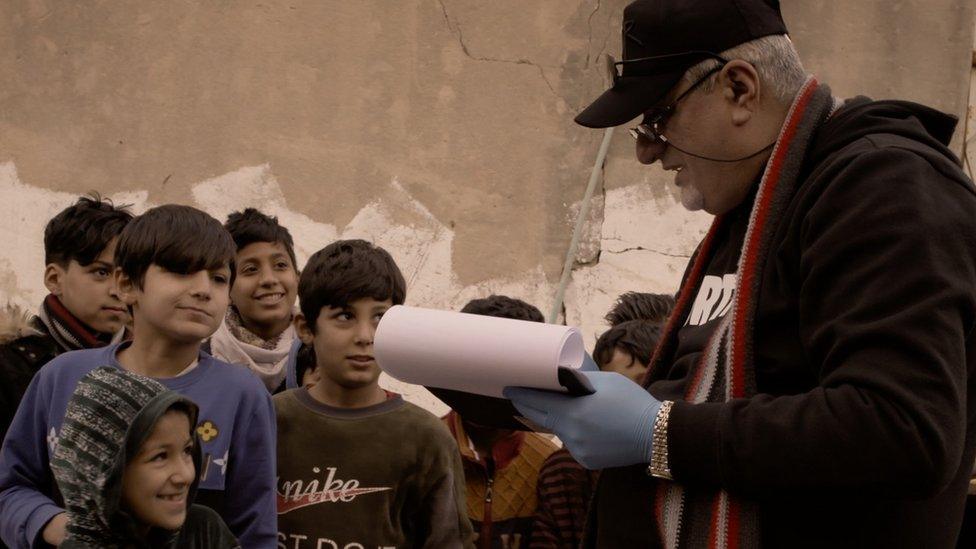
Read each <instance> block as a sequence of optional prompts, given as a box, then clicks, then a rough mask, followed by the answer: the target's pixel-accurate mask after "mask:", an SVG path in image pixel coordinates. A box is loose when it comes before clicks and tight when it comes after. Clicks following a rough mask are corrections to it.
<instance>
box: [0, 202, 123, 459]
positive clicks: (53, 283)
mask: <svg viewBox="0 0 976 549" xmlns="http://www.w3.org/2000/svg"><path fill="white" fill-rule="evenodd" d="M131 219H132V214H130V213H129V212H127V211H126V210H125V208H124V207H116V206H115V205H113V204H112V203H111V202H110V201H108V200H102V199H101V198H99V197H98V196H93V197H91V198H89V197H82V198H79V199H78V201H77V202H75V203H74V204H72V205H71V206H68V207H67V208H65V209H64V210H62V211H61V212H60V213H58V215H56V216H54V217H53V218H52V219H51V220H50V221H48V223H47V227H45V229H44V262H45V264H46V265H47V266H46V267H45V268H44V285H45V286H46V287H47V289H48V292H50V293H48V295H47V297H45V298H44V303H43V304H42V305H41V309H40V311H39V312H38V314H37V316H35V317H31V316H29V315H27V314H25V313H24V312H22V311H20V310H19V309H18V308H16V307H13V306H8V307H6V308H3V309H0V440H2V439H3V437H4V436H5V435H6V433H7V428H8V426H9V425H10V422H11V421H12V420H13V418H14V413H15V412H16V411H17V405H19V404H20V399H21V398H23V396H24V391H26V390H27V385H28V384H29V383H30V381H31V379H33V377H34V374H36V373H37V371H38V370H40V369H41V366H44V365H45V364H46V363H47V362H48V361H49V360H51V359H52V358H54V357H56V356H58V355H59V354H61V353H63V352H66V351H73V350H75V349H93V348H96V347H101V346H103V345H108V344H109V343H112V342H114V341H118V340H121V338H122V335H123V333H124V330H123V324H124V322H125V320H126V317H127V316H128V312H127V311H126V309H125V305H124V304H123V303H122V302H121V301H119V297H118V295H117V294H116V293H115V289H114V288H115V283H114V281H113V279H112V272H113V271H114V270H115V259H114V257H113V255H114V254H115V244H116V241H117V240H118V236H119V233H121V232H122V229H123V228H125V226H126V225H127V224H128V223H129V221H130V220H131Z"/></svg>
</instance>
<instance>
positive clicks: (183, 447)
mask: <svg viewBox="0 0 976 549" xmlns="http://www.w3.org/2000/svg"><path fill="white" fill-rule="evenodd" d="M197 414H198V408H197V405H196V404H194V403H193V401H191V400H190V399H188V398H186V397H184V396H182V395H180V394H179V393H176V392H174V391H171V390H169V389H167V388H166V387H165V386H163V384H161V383H159V382H158V381H156V380H153V379H150V378H147V377H143V376H140V375H138V374H133V373H131V372H128V371H125V370H122V369H119V368H112V367H100V368H97V369H95V370H92V371H91V372H89V373H88V374H86V375H85V377H83V378H82V379H81V381H79V382H78V386H77V388H76V389H75V392H74V394H73V395H72V397H71V400H70V401H69V402H68V408H67V412H66V414H65V418H64V424H63V426H62V429H61V435H60V438H59V440H58V445H57V449H56V450H55V452H54V457H53V459H52V460H51V469H52V470H53V472H54V477H55V479H56V480H57V483H58V488H59V489H60V491H61V494H62V496H63V497H64V503H65V507H66V509H67V514H68V525H67V535H66V537H65V539H64V542H63V543H62V544H61V545H60V547H61V548H69V549H71V548H94V547H98V548H106V549H123V548H124V549H129V548H152V549H157V548H166V549H170V548H173V549H175V548H180V549H183V548H188V549H193V548H197V547H200V548H203V547H206V548H214V549H233V548H238V547H240V545H239V544H238V543H237V541H236V540H235V539H234V536H233V534H231V532H230V530H229V529H228V528H227V525H226V524H224V521H223V520H221V518H220V515H218V514H217V513H216V512H214V511H213V510H211V509H210V508H208V507H204V506H202V505H195V504H193V503H192V502H193V496H194V494H195V492H196V487H197V480H198V475H197V472H198V471H199V466H200V446H199V444H198V441H197V439H196V435H195V433H194V430H193V426H194V425H196V420H197Z"/></svg>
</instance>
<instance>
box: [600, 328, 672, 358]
mask: <svg viewBox="0 0 976 549" xmlns="http://www.w3.org/2000/svg"><path fill="white" fill-rule="evenodd" d="M660 337H661V324H660V323H658V322H651V321H649V320H628V321H625V322H621V323H620V324H617V325H616V326H613V327H611V328H610V329H609V330H607V331H606V332H603V335H601V336H600V338H599V339H597V340H596V345H595V346H594V347H593V361H594V362H596V364H597V366H599V367H600V368H603V367H604V366H605V365H606V364H607V363H609V362H610V361H611V360H613V351H614V349H620V350H621V351H625V352H626V353H627V354H629V355H630V356H631V358H632V361H631V363H633V360H636V361H637V362H640V363H641V364H649V363H650V362H651V354H652V353H654V348H655V347H656V346H657V342H658V339H660Z"/></svg>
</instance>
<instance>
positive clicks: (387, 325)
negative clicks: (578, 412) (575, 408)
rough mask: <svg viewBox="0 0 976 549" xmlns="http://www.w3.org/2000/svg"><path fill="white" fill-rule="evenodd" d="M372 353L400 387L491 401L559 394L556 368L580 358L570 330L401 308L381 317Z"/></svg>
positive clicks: (579, 341) (578, 337)
mask: <svg viewBox="0 0 976 549" xmlns="http://www.w3.org/2000/svg"><path fill="white" fill-rule="evenodd" d="M373 352H374V353H375V355H376V362H377V364H379V367H380V368H381V369H382V370H383V371H384V372H386V373H387V374H389V375H390V376H392V377H394V378H396V379H398V380H400V381H404V382H406V383H414V384H417V385H424V386H426V387H438V388H442V389H452V390H455V391H464V392H467V393H475V394H479V395H485V396H491V397H502V391H503V390H504V388H505V387H509V386H515V387H532V388H536V389H548V390H551V391H562V392H565V389H564V388H563V387H562V385H560V383H559V377H558V376H559V374H558V369H559V367H560V366H562V367H566V368H572V369H578V368H580V366H581V365H582V364H583V357H584V350H583V337H582V336H581V335H580V332H579V330H578V329H576V328H574V327H570V326H559V325H554V324H543V323H541V322H529V321H525V320H512V319H508V318H496V317H491V316H483V315H472V314H467V313H456V312H452V311H439V310H435V309H423V308H419V307H407V306H405V305H396V306H394V307H392V308H390V310H388V311H387V312H386V313H385V314H384V315H383V318H382V320H380V323H379V326H378V327H377V328H376V335H375V337H374V339H373Z"/></svg>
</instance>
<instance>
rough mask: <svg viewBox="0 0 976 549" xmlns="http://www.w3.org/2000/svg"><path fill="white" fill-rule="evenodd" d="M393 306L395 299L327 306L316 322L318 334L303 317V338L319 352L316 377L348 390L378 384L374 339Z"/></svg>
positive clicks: (299, 330) (300, 322) (300, 334)
mask: <svg viewBox="0 0 976 549" xmlns="http://www.w3.org/2000/svg"><path fill="white" fill-rule="evenodd" d="M392 306H393V301H392V300H391V299H386V300H384V301H377V300H375V299H373V298H369V297H366V298H362V299H358V300H356V301H353V302H352V303H350V304H349V305H348V306H346V307H343V308H339V307H323V308H322V310H321V311H320V312H319V317H318V319H317V320H316V322H315V333H314V334H313V333H312V332H311V330H309V326H308V324H306V323H305V322H304V319H303V318H300V319H299V321H298V322H296V325H297V327H298V334H299V337H301V338H302V341H303V342H304V343H305V344H306V345H312V346H313V347H314V349H315V371H314V372H315V374H314V376H313V377H315V378H316V379H317V380H318V382H320V383H333V384H336V385H338V386H340V387H344V388H346V389H359V388H362V387H366V386H368V385H372V384H375V383H376V382H377V380H378V379H379V377H380V368H379V366H377V364H376V359H375V358H374V356H373V336H374V335H375V334H376V326H377V325H378V324H379V322H380V318H382V317H383V313H385V312H386V311H387V309H389V308H390V307H392Z"/></svg>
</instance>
